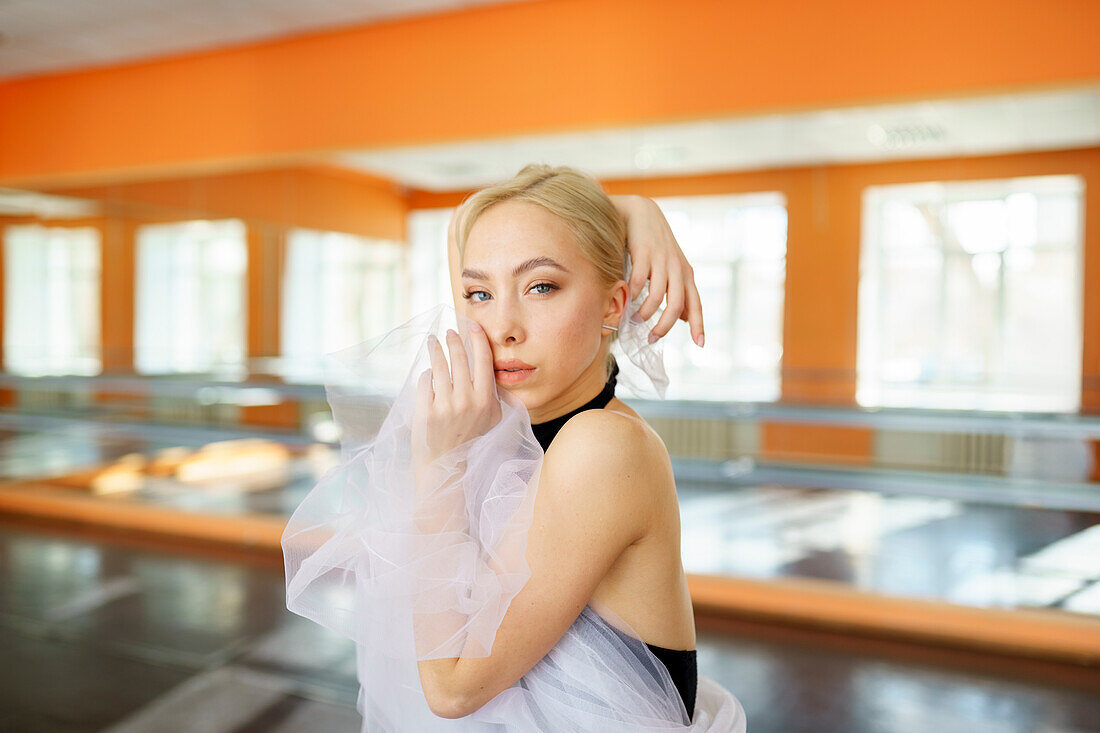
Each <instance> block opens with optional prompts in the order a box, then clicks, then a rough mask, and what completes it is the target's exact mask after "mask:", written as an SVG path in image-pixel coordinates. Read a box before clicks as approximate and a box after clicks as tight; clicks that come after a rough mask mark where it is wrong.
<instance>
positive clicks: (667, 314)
mask: <svg viewBox="0 0 1100 733" xmlns="http://www.w3.org/2000/svg"><path fill="white" fill-rule="evenodd" d="M683 310H684V285H683V282H682V281H680V279H679V274H678V273H672V274H671V276H670V277H669V280H668V305H667V306H665V310H664V312H663V313H661V317H660V318H659V319H658V320H657V324H656V325H655V326H654V327H653V330H652V331H650V332H649V333H650V337H649V342H650V343H653V342H654V341H656V340H657V339H659V338H661V337H662V336H664V335H665V334H666V333H668V330H669V329H670V328H672V326H673V324H675V323H676V320H677V319H678V318H679V317H680V314H681V313H682V312H683Z"/></svg>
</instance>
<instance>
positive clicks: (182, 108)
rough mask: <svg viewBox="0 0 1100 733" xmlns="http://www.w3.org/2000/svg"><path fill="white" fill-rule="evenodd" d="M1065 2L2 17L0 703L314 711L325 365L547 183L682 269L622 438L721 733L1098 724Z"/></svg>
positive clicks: (352, 683) (244, 712) (177, 726)
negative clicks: (477, 214)
mask: <svg viewBox="0 0 1100 733" xmlns="http://www.w3.org/2000/svg"><path fill="white" fill-rule="evenodd" d="M1098 29H1100V4H1098V3H1096V2H1091V1H1090V0H1059V1H1058V2H1051V1H1050V0H1045V1H1042V0H1015V1H1014V2H1007V3H1006V2H996V1H995V0H952V1H948V0H926V2H922V3H881V2H870V0H842V1H839V0H838V1H836V2H805V1H797V0H787V1H782V2H756V1H750V0H728V1H726V2H717V1H709V0H679V1H678V2H675V3H674V2H670V1H669V0H585V1H582V0H522V1H517V2H499V1H497V2H473V1H469V0H467V1H465V2H456V1H455V0H415V1H413V0H408V1H406V2H399V1H397V0H389V1H386V0H373V1H371V0H313V1H311V2H290V1H289V0H236V1H234V2H229V1H228V0H194V1H192V2H182V1H181V0H109V1H107V2H98V3H88V2H80V1H79V0H0V242H2V244H0V246H2V252H3V254H2V257H0V269H2V276H0V291H2V297H0V311H2V314H3V317H2V322H0V332H2V338H0V343H2V351H0V368H2V372H0V730H11V731H92V730H112V731H160V730H175V731H185V730H194V731H266V730H273V731H275V730H277V731H294V730H304V729H307V728H308V729H309V730H312V731H318V730H326V731H327V730H334V731H335V730H355V729H356V728H357V727H358V725H359V715H358V713H357V712H356V710H355V703H356V693H357V689H358V683H357V681H356V679H355V669H354V647H353V646H352V645H351V642H349V641H347V640H344V639H341V638H338V637H334V636H332V635H330V634H328V633H327V632H326V631H324V630H323V629H321V628H320V627H317V626H316V625H315V624H313V623H312V622H310V621H306V620H304V619H302V618H300V617H297V616H295V615H293V614H290V613H289V612H287V611H286V610H285V605H284V603H285V598H284V588H283V576H282V556H281V553H280V547H279V538H280V535H281V532H282V528H283V526H284V524H285V521H286V518H287V517H288V516H289V514H290V513H291V512H292V511H293V509H294V507H295V506H296V505H297V503H298V502H299V501H300V500H301V499H302V497H303V496H304V495H305V494H306V492H308V491H309V489H310V488H311V487H312V486H313V485H314V483H315V482H316V480H317V478H318V477H319V476H320V475H321V474H323V473H324V472H325V471H326V470H327V469H328V468H329V467H331V466H332V465H333V462H334V461H335V460H336V453H335V450H334V449H335V448H336V439H337V435H336V431H335V427H334V425H333V423H332V420H331V415H330V414H329V412H328V407H327V404H326V402H325V397H324V390H323V387H322V386H321V382H322V376H323V371H322V361H321V359H322V356H323V355H324V354H325V353H328V352H332V351H335V350H337V349H340V348H342V347H345V346H350V345H352V344H355V343H358V342H360V341H363V340H365V339H367V338H369V337H371V336H373V335H376V334H379V333H381V332H383V331H385V330H388V329H389V328H392V327H393V326H395V325H397V324H399V323H400V322H403V321H404V320H406V319H407V318H408V317H410V316H411V315H413V314H415V313H418V312H420V311H423V310H425V309H427V308H429V307H431V306H433V305H435V304H437V303H441V302H446V303H450V302H451V296H450V293H449V289H448V279H447V271H446V252H445V233H446V227H447V222H448V220H449V217H450V215H451V212H452V211H453V207H455V206H456V205H457V204H459V203H460V202H461V201H462V200H463V199H464V197H465V196H467V195H468V194H469V193H470V192H471V191H472V190H474V189H476V188H478V187H480V186H484V185H486V184H489V183H493V182H496V181H499V180H502V179H505V178H508V177H510V176H512V175H513V174H515V173H516V172H517V171H518V170H519V169H520V168H521V167H522V166H523V165H524V164H526V163H529V162H546V163H551V164H568V165H572V166H576V167H580V168H582V169H584V170H586V171H588V172H590V173H592V174H593V175H595V176H596V177H598V178H599V179H600V180H601V182H602V183H603V185H604V188H605V189H606V190H607V191H608V192H609V193H611V194H637V195H641V196H646V197H649V198H651V199H653V200H654V201H656V202H657V203H658V204H659V205H660V207H661V209H662V210H663V211H664V213H665V215H666V217H667V218H668V221H669V223H670V224H671V226H672V229H673V231H674V233H675V234H676V237H677V239H678V241H679V243H680V245H681V246H682V248H683V249H684V251H685V253H686V254H687V255H688V258H689V259H690V261H691V263H692V265H693V266H694V267H695V271H696V276H697V279H698V280H697V281H698V286H699V290H700V293H701V295H702V301H703V307H704V314H705V324H706V347H705V348H703V349H699V348H697V347H696V346H694V344H692V343H691V342H690V336H689V333H688V329H687V326H686V324H684V323H678V324H677V325H676V326H675V327H674V329H673V330H672V332H671V333H670V334H669V336H668V337H666V339H665V340H664V343H665V360H666V364H667V367H668V370H669V373H670V377H671V386H670V388H669V394H668V397H669V399H668V400H666V401H664V402H647V401H643V400H631V399H628V400H627V402H628V404H630V405H631V406H632V407H634V408H635V409H637V410H638V411H639V412H640V413H641V414H643V415H644V416H645V417H646V418H647V420H649V422H650V423H651V424H652V425H653V426H654V428H655V429H656V430H657V431H658V432H659V433H660V434H661V436H662V438H663V439H664V441H665V444H666V445H667V446H668V448H669V451H670V453H671V455H672V457H673V461H674V468H675V471H676V475H677V486H678V492H679V496H680V503H681V516H682V527H683V529H682V540H683V559H684V567H685V570H686V571H687V572H688V575H689V585H690V586H691V591H692V597H693V602H694V604H695V609H696V612H697V625H698V629H699V641H698V650H699V657H698V659H699V669H700V672H702V673H703V674H706V675H708V676H710V677H712V678H713V679H716V680H717V681H718V682H719V683H721V684H722V685H724V686H725V687H727V688H728V689H730V690H731V691H732V692H733V693H734V694H735V695H736V696H737V697H738V698H739V699H740V700H741V701H742V703H743V704H744V706H745V709H746V712H747V714H748V720H749V728H750V730H752V731H753V732H754V733H766V732H769V731H777V732H783V733H786V732H791V731H814V732H815V733H832V732H834V731H836V732H841V731H843V732H845V733H852V732H864V731H876V732H877V731H883V732H885V731H929V730H939V731H944V732H945V733H947V732H949V731H970V732H974V733H979V732H980V733H985V732H987V731H988V732H997V733H1000V732H1002V731H1012V732H1015V731H1047V732H1049V733H1055V732H1057V733H1071V732H1078V731H1097V730H1100V667H1098V665H1100V448H1098V446H1100V43H1098V42H1097V30H1098Z"/></svg>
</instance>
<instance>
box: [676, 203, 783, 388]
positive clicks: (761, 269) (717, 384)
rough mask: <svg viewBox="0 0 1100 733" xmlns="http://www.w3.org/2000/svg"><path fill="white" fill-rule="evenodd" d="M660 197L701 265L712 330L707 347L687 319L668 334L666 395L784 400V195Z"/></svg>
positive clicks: (698, 273) (699, 280)
mask: <svg viewBox="0 0 1100 733" xmlns="http://www.w3.org/2000/svg"><path fill="white" fill-rule="evenodd" d="M656 202H657V204H658V205H659V206H660V207H661V210H662V211H663V212H664V214H665V217H666V218H667V219H668V222H669V225H670V226H671V227H672V231H673V234H675V235H676V240H677V241H678V242H679V243H680V247H681V248H682V249H683V250H684V254H685V255H687V258H688V261H689V262H690V263H691V266H692V268H693V269H694V271H695V281H696V285H697V286H698V288H699V296H700V299H701V300H702V303H703V316H704V323H703V325H704V328H705V332H706V345H705V346H704V348H702V349H700V348H699V347H697V346H696V345H695V344H694V343H693V342H692V341H691V333H690V331H689V330H688V327H687V324H686V323H683V322H678V323H677V324H676V325H675V326H673V328H672V331H671V332H669V334H668V335H667V336H666V337H665V364H666V365H667V367H668V373H669V387H668V394H667V396H668V398H669V399H694V400H740V401H750V400H751V401H772V400H776V399H778V398H779V391H780V363H781V359H782V356H783V296H784V289H785V283H786V272H787V265H786V263H787V209H786V202H785V199H784V197H783V195H782V194H779V193H771V192H769V193H758V194H740V195H725V196H685V197H680V198H662V199H656ZM662 307H663V304H662Z"/></svg>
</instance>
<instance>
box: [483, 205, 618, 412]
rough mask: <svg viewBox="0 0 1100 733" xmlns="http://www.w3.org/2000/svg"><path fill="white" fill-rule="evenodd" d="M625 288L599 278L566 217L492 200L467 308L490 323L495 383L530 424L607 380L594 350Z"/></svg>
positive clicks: (570, 406) (565, 409) (535, 207)
mask: <svg viewBox="0 0 1100 733" xmlns="http://www.w3.org/2000/svg"><path fill="white" fill-rule="evenodd" d="M628 292H629V286H627V284H626V282H625V281H621V280H620V281H619V283H616V286H615V287H612V288H608V287H606V286H604V285H603V284H602V283H600V281H599V279H598V275H597V272H596V268H595V266H594V265H593V264H592V263H591V262H589V261H588V260H587V259H586V258H585V257H584V255H583V254H582V253H581V250H580V248H579V247H578V246H577V244H576V240H575V238H574V236H573V234H572V232H570V231H569V229H568V228H567V226H566V225H565V223H564V222H562V221H561V219H559V218H558V217H557V216H555V215H554V214H551V213H550V212H549V211H547V210H546V209H544V208H543V207H541V206H539V205H537V204H533V203H531V202H528V201H502V202H500V203H498V204H494V205H492V206H490V207H489V208H488V209H486V210H485V211H483V212H482V213H481V215H480V216H479V217H478V218H477V220H476V221H475V222H474V225H473V227H472V228H471V230H470V234H469V237H467V240H466V249H465V252H464V257H463V260H462V293H461V295H462V296H463V298H465V300H464V301H463V302H464V308H465V310H464V312H465V315H466V316H468V317H469V318H472V319H474V320H475V321H477V322H478V323H479V324H480V325H481V326H482V328H484V329H485V334H486V336H488V338H489V344H490V346H491V347H492V351H493V368H494V373H495V375H496V383H497V386H498V387H499V388H502V389H506V390H508V391H509V392H511V393H513V394H514V395H516V396H517V397H519V398H520V399H521V400H522V401H523V403H524V405H526V407H527V409H528V412H529V413H530V415H531V421H532V422H534V423H537V422H542V421H543V420H545V419H550V418H551V417H554V416H556V415H557V414H564V413H565V412H568V411H569V410H571V409H573V408H575V407H578V406H580V404H583V402H584V401H585V400H587V399H590V398H591V396H592V394H591V392H593V391H598V390H599V387H600V386H602V385H603V384H604V382H605V381H606V371H605V367H604V363H603V361H604V360H603V359H597V357H599V356H600V355H601V346H602V344H603V339H604V338H605V337H604V335H603V334H604V333H610V331H608V330H607V329H604V328H602V324H604V323H606V324H608V325H613V326H617V325H618V321H619V317H620V316H621V314H622V309H623V306H624V305H625V303H626V296H627V293H628ZM602 353H606V352H602ZM517 367H520V369H519V371H507V370H508V369H515V368H517ZM578 400H579V402H578ZM574 402H576V403H577V404H573V403H574Z"/></svg>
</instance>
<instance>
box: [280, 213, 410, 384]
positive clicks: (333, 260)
mask: <svg viewBox="0 0 1100 733" xmlns="http://www.w3.org/2000/svg"><path fill="white" fill-rule="evenodd" d="M405 253H406V249H405V246H404V245H402V244H400V243H395V242H387V241H383V240H374V239H367V238H365V237H357V236H352V235H350V234H340V233H337V232H316V231H310V230H306V229H295V230H292V231H291V232H290V233H289V235H288V237H287V266H286V270H285V273H286V274H285V279H284V282H283V299H282V300H283V304H282V319H281V320H282V330H281V335H280V338H281V350H282V355H283V363H284V366H283V374H284V376H285V377H286V378H287V379H288V380H291V381H300V382H320V381H322V380H323V378H324V363H323V357H324V355H325V354H327V353H330V352H333V351H337V350H339V349H343V348H345V347H348V346H352V345H354V344H357V343H360V342H362V341H365V340H367V339H369V338H371V337H373V336H377V335H379V334H381V333H384V332H385V331H388V330H390V329H392V328H394V327H396V326H398V325H400V324H401V323H402V322H403V321H404V320H405V319H406V318H407V317H408V313H407V310H406V307H407V304H408V302H409V296H408V287H407V279H406V274H405V259H406V258H405Z"/></svg>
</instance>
